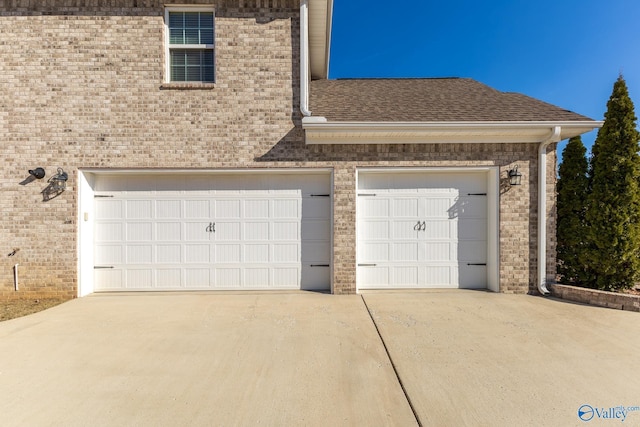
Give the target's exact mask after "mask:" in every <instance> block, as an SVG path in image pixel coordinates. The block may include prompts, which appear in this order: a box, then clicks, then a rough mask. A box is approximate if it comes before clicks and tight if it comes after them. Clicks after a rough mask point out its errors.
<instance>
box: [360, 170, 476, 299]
mask: <svg viewBox="0 0 640 427" xmlns="http://www.w3.org/2000/svg"><path fill="white" fill-rule="evenodd" d="M487 179H488V173H487V172H473V173H466V172H435V171H434V172H430V171H419V172H410V173H405V172H395V171H394V172H382V171H379V172H378V171H375V172H368V171H367V172H361V173H359V175H358V204H357V213H356V214H357V234H358V237H357V262H358V264H359V267H358V269H357V276H356V277H357V287H358V288H359V289H366V288H403V287H406V288H411V287H419V288H451V287H463V288H465V287H473V286H475V283H476V281H472V280H471V278H470V276H469V275H468V274H467V273H466V270H465V271H464V272H463V267H462V265H463V264H464V267H465V268H466V264H467V263H469V264H471V263H479V264H482V263H485V262H486V257H487V229H488V221H487V210H488V209H487V197H486V192H487ZM373 194H375V197H374V196H372V195H373ZM387 207H390V209H386V208H387ZM374 221H375V222H374ZM384 223H386V224H387V227H388V229H389V230H390V231H391V233H389V234H388V235H385V233H384V227H383V226H382V224H384ZM385 251H387V253H385ZM381 255H382V256H381ZM369 264H377V265H376V266H375V267H370V266H369ZM382 272H387V273H388V274H387V275H386V277H385V279H384V280H385V281H383V279H381V277H382V276H384V275H383V274H382ZM485 275H486V269H485ZM485 283H486V278H485Z"/></svg>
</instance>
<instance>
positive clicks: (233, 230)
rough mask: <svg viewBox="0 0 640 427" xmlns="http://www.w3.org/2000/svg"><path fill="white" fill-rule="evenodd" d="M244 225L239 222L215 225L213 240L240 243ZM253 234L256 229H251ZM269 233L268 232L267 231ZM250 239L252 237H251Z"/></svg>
mask: <svg viewBox="0 0 640 427" xmlns="http://www.w3.org/2000/svg"><path fill="white" fill-rule="evenodd" d="M241 227H242V224H241V223H240V222H239V221H238V222H229V221H218V222H216V223H215V232H214V235H213V238H215V240H216V241H220V242H225V241H234V242H235V241H239V240H242V236H241V234H240V230H241ZM204 228H205V229H206V227H204ZM250 231H251V232H255V230H254V228H251V230H250ZM267 232H268V231H267ZM249 238H250V237H249Z"/></svg>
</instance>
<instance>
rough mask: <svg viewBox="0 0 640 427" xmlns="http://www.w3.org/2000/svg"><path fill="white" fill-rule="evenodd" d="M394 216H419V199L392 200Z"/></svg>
mask: <svg viewBox="0 0 640 427" xmlns="http://www.w3.org/2000/svg"><path fill="white" fill-rule="evenodd" d="M391 206H392V212H393V216H394V217H396V218H407V217H409V218H415V217H417V216H418V200H417V199H404V198H400V199H395V200H392V201H391Z"/></svg>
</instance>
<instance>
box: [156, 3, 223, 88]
mask: <svg viewBox="0 0 640 427" xmlns="http://www.w3.org/2000/svg"><path fill="white" fill-rule="evenodd" d="M170 12H212V13H213V43H214V44H181V45H171V44H170V43H169V42H170V38H169V13H170ZM215 21H216V10H215V8H214V7H211V6H202V5H200V6H191V5H172V6H165V8H164V83H170V84H178V85H179V84H193V83H196V84H199V83H202V82H174V81H171V49H211V50H213V82H204V83H206V84H212V83H215V81H216V48H215V42H216V22H215Z"/></svg>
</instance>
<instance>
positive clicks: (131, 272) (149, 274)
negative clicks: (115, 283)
mask: <svg viewBox="0 0 640 427" xmlns="http://www.w3.org/2000/svg"><path fill="white" fill-rule="evenodd" d="M126 277H127V279H126V280H127V288H129V289H152V288H153V270H151V269H150V268H129V269H128V270H127V271H126Z"/></svg>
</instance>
